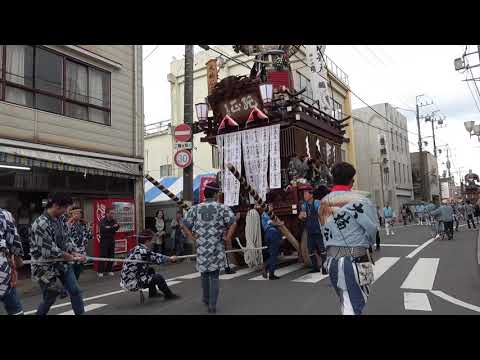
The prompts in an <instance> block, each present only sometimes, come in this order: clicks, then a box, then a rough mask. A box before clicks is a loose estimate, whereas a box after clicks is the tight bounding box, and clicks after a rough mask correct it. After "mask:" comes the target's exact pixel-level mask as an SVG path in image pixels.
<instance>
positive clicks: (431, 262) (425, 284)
mask: <svg viewBox="0 0 480 360" xmlns="http://www.w3.org/2000/svg"><path fill="white" fill-rule="evenodd" d="M439 261H440V259H439V258H420V259H418V261H417V263H416V264H415V265H414V266H413V269H412V270H411V271H410V273H409V274H408V276H407V278H406V279H405V281H404V282H403V284H402V286H401V288H402V289H417V290H432V288H433V282H434V281H435V275H436V274H437V269H438V263H439Z"/></svg>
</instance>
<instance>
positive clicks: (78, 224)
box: [67, 206, 93, 281]
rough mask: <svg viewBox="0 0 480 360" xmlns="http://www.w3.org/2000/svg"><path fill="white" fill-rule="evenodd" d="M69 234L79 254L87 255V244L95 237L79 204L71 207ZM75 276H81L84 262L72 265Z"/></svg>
mask: <svg viewBox="0 0 480 360" xmlns="http://www.w3.org/2000/svg"><path fill="white" fill-rule="evenodd" d="M67 225H68V236H69V237H70V240H71V241H72V242H73V243H74V244H75V251H76V252H77V253H78V254H81V255H83V256H87V246H88V243H89V242H90V241H92V239H93V235H92V231H91V229H90V226H89V225H88V224H87V223H86V221H85V219H84V217H83V210H82V209H81V208H80V207H79V206H74V207H72V208H71V209H70V218H69V219H68V221H67ZM72 267H73V272H74V273H75V278H76V279H77V281H78V279H79V278H80V274H81V273H82V271H83V264H82V263H75V264H73V265H72Z"/></svg>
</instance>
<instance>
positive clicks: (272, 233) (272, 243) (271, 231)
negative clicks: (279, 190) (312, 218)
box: [262, 194, 283, 280]
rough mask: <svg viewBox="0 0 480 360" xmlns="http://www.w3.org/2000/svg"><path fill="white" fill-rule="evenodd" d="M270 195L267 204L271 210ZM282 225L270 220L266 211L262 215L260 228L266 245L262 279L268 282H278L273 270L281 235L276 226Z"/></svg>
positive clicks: (275, 264) (275, 265)
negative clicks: (265, 259)
mask: <svg viewBox="0 0 480 360" xmlns="http://www.w3.org/2000/svg"><path fill="white" fill-rule="evenodd" d="M269 195H270V194H267V202H269V205H268V207H269V209H270V210H273V206H272V204H271V203H270V200H271V199H270V197H269ZM279 225H283V222H281V221H275V220H272V219H270V216H268V213H267V211H264V212H263V214H262V228H263V233H264V236H265V243H266V245H267V253H268V258H267V261H266V262H265V267H264V270H263V274H262V275H263V277H264V278H265V279H267V278H268V280H278V279H280V278H279V277H278V276H275V269H276V268H277V257H278V252H279V250H280V243H281V242H282V233H281V232H280V230H278V226H279Z"/></svg>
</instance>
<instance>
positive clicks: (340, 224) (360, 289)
mask: <svg viewBox="0 0 480 360" xmlns="http://www.w3.org/2000/svg"><path fill="white" fill-rule="evenodd" d="M355 173H356V171H355V168H354V167H353V166H352V165H350V164H349V163H346V162H341V163H338V164H336V165H334V167H333V169H332V175H333V183H334V186H333V188H332V189H331V193H330V194H328V195H327V196H325V197H324V198H323V199H322V200H321V202H320V223H321V225H322V230H323V239H324V243H325V247H326V248H327V267H328V273H329V275H330V281H331V283H332V286H333V288H334V289H335V292H336V294H337V296H338V297H339V300H340V304H341V312H342V314H343V315H361V314H362V311H363V309H364V307H365V305H366V303H367V298H368V295H369V294H370V285H371V284H372V282H373V266H372V265H373V264H372V260H371V257H370V255H369V252H368V249H369V247H370V246H372V245H373V243H374V242H375V237H376V233H377V228H378V225H379V224H378V219H377V215H376V211H375V206H374V205H373V204H372V203H371V202H370V200H369V199H367V198H366V197H365V196H363V195H361V194H359V193H354V192H352V191H351V189H352V186H353V182H354V179H353V178H354V176H355Z"/></svg>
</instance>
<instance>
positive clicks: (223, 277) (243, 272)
mask: <svg viewBox="0 0 480 360" xmlns="http://www.w3.org/2000/svg"><path fill="white" fill-rule="evenodd" d="M254 271H257V269H255V268H245V269H240V270H237V272H236V273H235V274H223V275H220V280H230V279H235V278H236V277H239V276H243V275H247V274H250V273H252V272H254Z"/></svg>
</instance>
